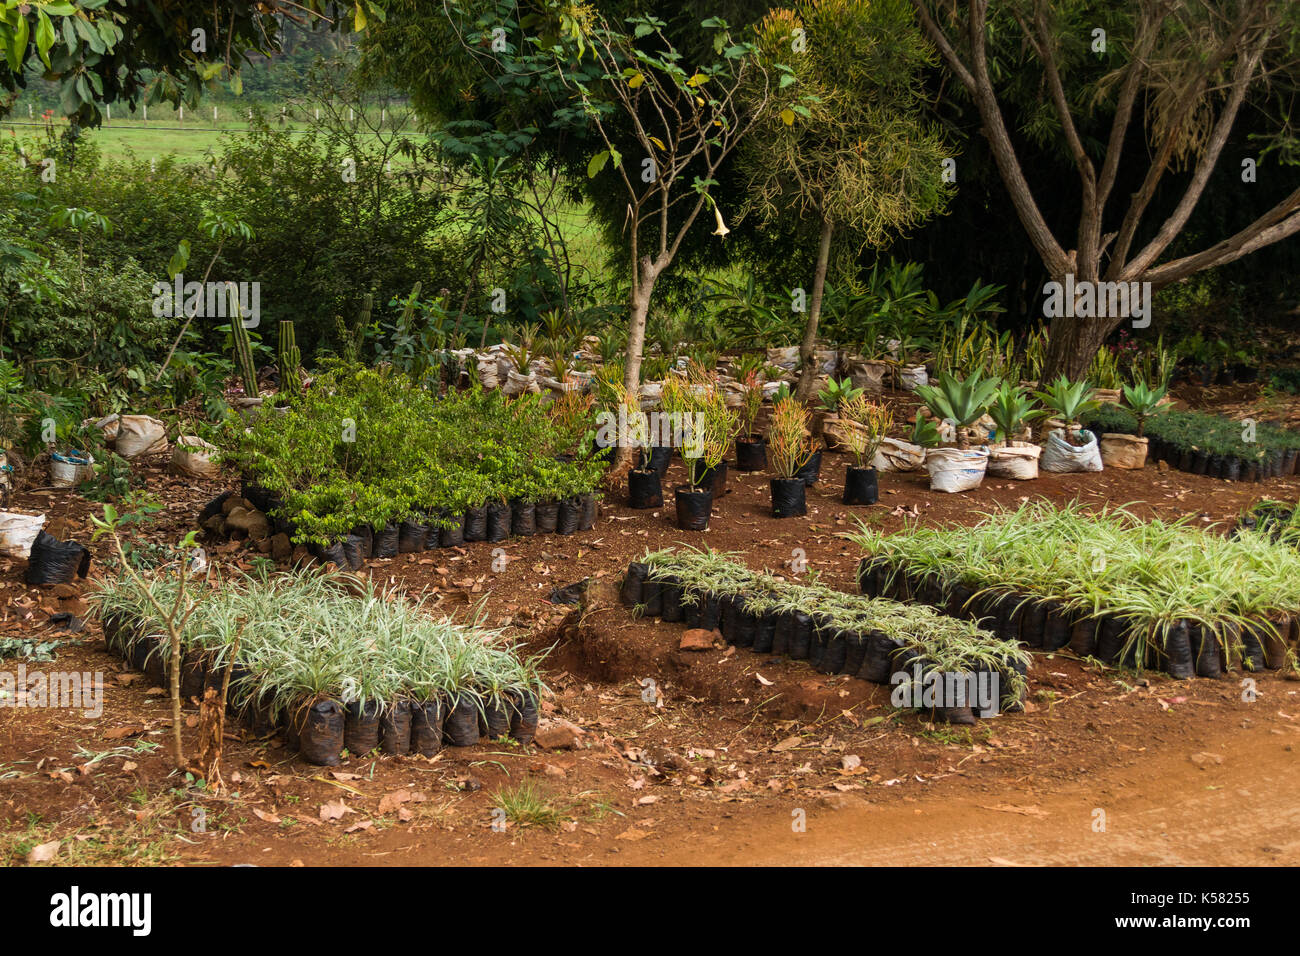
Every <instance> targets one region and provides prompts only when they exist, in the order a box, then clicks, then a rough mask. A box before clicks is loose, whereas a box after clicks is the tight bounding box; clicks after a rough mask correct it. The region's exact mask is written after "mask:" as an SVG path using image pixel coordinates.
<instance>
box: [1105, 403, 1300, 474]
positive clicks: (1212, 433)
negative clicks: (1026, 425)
mask: <svg viewBox="0 0 1300 956" xmlns="http://www.w3.org/2000/svg"><path fill="white" fill-rule="evenodd" d="M1084 424H1085V425H1086V426H1087V427H1088V428H1090V429H1091V430H1092V431H1094V432H1096V433H1097V434H1102V433H1103V432H1109V433H1116V434H1121V435H1134V434H1137V430H1138V429H1137V419H1136V418H1134V417H1133V414H1132V413H1131V412H1130V411H1129V410H1128V409H1126V408H1123V407H1122V406H1119V405H1104V406H1102V407H1101V408H1099V409H1097V410H1096V411H1095V412H1092V413H1090V414H1089V415H1086V416H1085V418H1084ZM1144 431H1145V434H1146V436H1147V439H1148V443H1149V447H1148V451H1147V460H1148V461H1150V462H1160V461H1163V462H1166V463H1167V464H1168V465H1169V467H1171V468H1176V469H1178V470H1179V471H1185V472H1188V473H1189V474H1193V475H1206V476H1208V477H1210V478H1221V479H1226V480H1228V481H1264V480H1266V479H1268V478H1280V477H1283V476H1285V475H1293V474H1295V473H1296V463H1297V460H1300V434H1297V433H1295V432H1293V431H1289V430H1287V429H1284V428H1278V427H1277V426H1274V425H1264V424H1257V425H1255V426H1254V433H1255V434H1254V440H1253V441H1248V440H1246V439H1245V438H1244V437H1243V435H1248V434H1249V429H1248V426H1247V425H1246V423H1245V422H1241V421H1233V420H1232V419H1229V418H1224V417H1222V416H1220V415H1208V414H1205V413H1204V412H1195V411H1174V410H1171V411H1166V412H1164V413H1162V414H1160V415H1155V416H1152V417H1151V418H1148V419H1147V421H1146V425H1145V429H1144Z"/></svg>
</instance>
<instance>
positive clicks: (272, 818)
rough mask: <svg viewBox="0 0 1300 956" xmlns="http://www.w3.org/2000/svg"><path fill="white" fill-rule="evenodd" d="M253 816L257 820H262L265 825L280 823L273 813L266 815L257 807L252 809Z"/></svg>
mask: <svg viewBox="0 0 1300 956" xmlns="http://www.w3.org/2000/svg"><path fill="white" fill-rule="evenodd" d="M253 816H255V817H257V819H259V820H262V821H264V822H266V823H279V822H280V818H279V817H277V816H276V815H275V814H274V813H267V812H266V811H265V810H259V809H257V807H254V808H253Z"/></svg>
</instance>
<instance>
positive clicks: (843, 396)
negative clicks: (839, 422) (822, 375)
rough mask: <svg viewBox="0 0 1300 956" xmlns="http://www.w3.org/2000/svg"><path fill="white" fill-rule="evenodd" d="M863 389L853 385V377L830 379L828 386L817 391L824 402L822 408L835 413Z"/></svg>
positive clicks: (819, 399)
mask: <svg viewBox="0 0 1300 956" xmlns="http://www.w3.org/2000/svg"><path fill="white" fill-rule="evenodd" d="M862 392H863V390H862V389H860V388H854V387H853V381H852V380H851V379H847V378H845V379H840V380H838V381H837V380H836V379H833V378H832V379H828V380H827V382H826V387H825V388H823V389H822V390H821V391H820V392H818V393H817V400H818V401H819V402H821V403H822V408H824V409H826V411H828V412H831V413H832V414H834V413H835V412H838V411H839V410H840V406H841V405H843V404H845V403H846V402H851V401H853V400H854V399H855V398H857V397H858V396H860V395H861V394H862Z"/></svg>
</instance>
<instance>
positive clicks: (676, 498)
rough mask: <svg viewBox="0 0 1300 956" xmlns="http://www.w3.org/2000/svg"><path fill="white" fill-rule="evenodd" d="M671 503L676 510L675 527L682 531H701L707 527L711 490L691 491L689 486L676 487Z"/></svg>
mask: <svg viewBox="0 0 1300 956" xmlns="http://www.w3.org/2000/svg"><path fill="white" fill-rule="evenodd" d="M673 503H674V505H675V506H676V508H677V527H679V528H681V529H682V530H683V531H703V530H704V529H705V528H707V527H708V526H709V515H710V513H711V512H712V511H713V492H712V491H711V490H709V489H707V488H706V489H701V490H698V491H692V490H691V488H690V486H689V485H678V486H677V489H676V491H675V492H674V494H673Z"/></svg>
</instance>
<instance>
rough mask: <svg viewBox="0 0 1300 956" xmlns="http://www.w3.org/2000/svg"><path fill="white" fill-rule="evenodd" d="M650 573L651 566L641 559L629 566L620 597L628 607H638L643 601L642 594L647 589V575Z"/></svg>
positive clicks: (620, 589) (619, 593) (620, 590)
mask: <svg viewBox="0 0 1300 956" xmlns="http://www.w3.org/2000/svg"><path fill="white" fill-rule="evenodd" d="M649 573H650V567H649V565H647V564H643V563H642V562H640V561H633V562H632V563H631V564H629V565H628V566H627V574H625V575H623V586H622V587H621V588H619V591H618V599H619V600H620V601H622V602H623V604H624V606H626V607H636V606H637V605H638V604H640V603H641V595H642V593H643V592H644V591H645V579H646V575H647V574H649Z"/></svg>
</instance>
